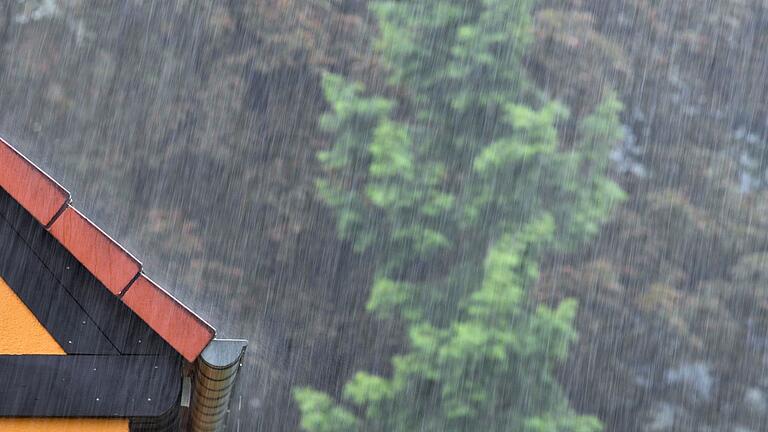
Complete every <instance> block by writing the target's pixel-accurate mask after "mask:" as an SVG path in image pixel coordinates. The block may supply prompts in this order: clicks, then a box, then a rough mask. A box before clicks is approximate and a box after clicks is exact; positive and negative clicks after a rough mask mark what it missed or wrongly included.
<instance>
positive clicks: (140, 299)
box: [123, 275, 215, 361]
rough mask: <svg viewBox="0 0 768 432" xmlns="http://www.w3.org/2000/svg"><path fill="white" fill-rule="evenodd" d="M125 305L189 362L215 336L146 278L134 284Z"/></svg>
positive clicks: (194, 316) (200, 321)
mask: <svg viewBox="0 0 768 432" xmlns="http://www.w3.org/2000/svg"><path fill="white" fill-rule="evenodd" d="M123 302H125V304H126V305H128V307H129V308H131V310H133V311H134V312H135V313H136V315H138V316H140V317H141V319H143V320H144V322H146V323H147V324H149V326H150V327H152V329H153V330H154V331H156V332H157V334H159V335H160V336H161V337H162V338H163V339H165V341H166V342H168V343H169V344H170V345H171V346H173V348H174V349H176V351H178V352H179V353H180V354H181V355H183V356H184V358H186V359H187V360H189V361H194V360H195V359H196V358H197V356H198V355H200V353H201V352H202V351H203V349H205V347H206V346H207V345H208V343H209V342H210V341H211V339H213V336H214V335H215V331H214V329H213V328H212V327H211V326H210V325H208V324H207V323H206V322H205V321H203V320H202V319H201V318H199V317H198V316H197V315H195V314H194V313H193V312H192V311H190V310H189V309H187V308H186V307H185V306H184V305H183V304H181V303H179V302H178V301H177V300H176V299H175V298H173V296H171V295H170V294H168V292H166V291H165V290H164V289H162V288H160V286H159V285H157V284H156V283H154V282H153V281H152V280H151V279H149V278H148V277H146V276H144V275H141V276H139V278H138V279H137V280H136V282H135V283H134V284H133V285H131V287H130V288H129V289H128V291H127V292H126V293H125V295H124V296H123ZM180 336H183V337H180Z"/></svg>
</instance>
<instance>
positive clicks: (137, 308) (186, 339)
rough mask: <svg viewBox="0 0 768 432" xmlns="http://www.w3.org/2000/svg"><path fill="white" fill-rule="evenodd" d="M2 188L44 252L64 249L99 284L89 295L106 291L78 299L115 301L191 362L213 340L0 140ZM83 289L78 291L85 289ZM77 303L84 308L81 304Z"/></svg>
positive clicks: (211, 332)
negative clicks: (38, 235) (30, 222)
mask: <svg viewBox="0 0 768 432" xmlns="http://www.w3.org/2000/svg"><path fill="white" fill-rule="evenodd" d="M0 188H2V189H3V191H4V192H5V193H6V194H7V195H8V196H9V197H10V198H11V199H12V200H13V201H15V203H17V204H18V205H19V206H20V207H21V208H23V209H24V211H25V212H26V213H28V214H29V215H31V217H32V218H34V221H36V223H35V224H37V225H38V227H36V229H42V230H45V231H46V232H47V233H48V234H49V236H46V237H50V238H53V239H55V241H56V242H58V245H49V246H47V247H48V248H56V247H62V248H63V249H65V250H66V253H67V255H68V256H69V255H71V257H73V258H74V260H76V261H77V264H78V265H81V266H82V267H84V268H85V269H86V270H87V271H88V272H89V273H90V275H92V276H93V278H95V279H96V280H97V281H98V282H99V283H98V284H89V285H88V287H87V289H91V290H101V291H104V290H106V294H105V293H103V292H99V293H96V292H87V293H82V296H83V297H84V298H86V299H87V298H89V297H92V296H96V295H98V296H110V297H113V298H114V300H113V301H114V302H116V303H117V302H119V303H122V304H123V305H125V306H127V307H128V308H129V309H130V310H131V311H133V313H134V314H135V315H137V316H138V317H139V318H140V319H141V320H142V321H143V322H144V323H146V325H147V326H149V327H150V328H151V329H152V330H153V331H154V332H156V333H157V334H158V335H159V336H160V337H162V339H163V340H165V341H166V342H167V343H168V345H170V346H171V347H172V348H173V349H174V350H175V351H176V352H178V353H179V354H181V355H182V356H183V357H184V358H185V359H186V360H187V361H190V362H193V361H195V359H197V357H198V356H199V355H200V353H201V352H202V351H203V350H204V349H205V348H206V346H207V345H208V344H209V343H210V341H211V340H212V339H213V338H214V336H215V333H216V331H215V329H214V328H213V327H211V326H210V325H209V324H208V323H206V322H205V321H204V320H203V319H201V318H200V317H199V316H197V315H196V314H195V313H194V312H192V311H191V310H189V309H188V308H187V307H186V306H184V305H183V304H182V303H180V302H179V301H178V300H176V299H175V298H174V297H173V296H172V295H170V294H169V293H168V292H167V291H166V290H165V289H163V288H162V287H161V286H159V285H158V284H157V283H155V282H154V281H152V280H151V279H150V278H149V277H147V276H146V275H145V274H144V272H143V271H142V264H141V262H139V260H137V259H136V258H135V257H134V256H133V255H131V254H130V253H129V252H128V251H127V250H126V249H125V248H123V247H122V246H121V245H120V244H118V243H117V242H116V241H114V240H113V239H112V238H111V237H109V236H108V235H107V234H106V233H104V231H102V230H101V229H100V228H99V227H98V226H96V225H95V224H94V223H93V222H91V221H90V220H89V219H88V218H87V217H85V216H84V215H83V214H82V213H81V212H79V211H78V210H77V209H76V208H75V207H73V205H72V200H71V195H70V193H69V192H68V191H67V190H66V189H64V188H63V187H62V186H61V185H60V184H58V183H57V182H56V181H55V180H54V179H52V178H51V177H50V176H48V175H47V174H46V173H45V172H43V171H42V170H41V169H40V168H38V167H37V166H36V165H35V164H34V163H32V162H31V161H30V160H28V159H27V158H26V157H24V156H23V155H22V154H21V153H19V152H18V151H17V150H16V149H15V148H13V147H12V146H11V145H10V144H8V143H7V142H6V141H5V140H2V139H0ZM17 229H18V228H17ZM41 241H43V240H41ZM49 243H51V244H52V241H50V240H49ZM35 253H41V252H39V251H37V252H35ZM81 285H82V284H81ZM84 286H85V285H83V286H80V285H79V288H78V289H80V290H83V289H86V288H84ZM75 300H76V301H75V303H78V304H79V305H81V306H82V304H81V303H82V301H80V300H78V299H75ZM30 301H34V299H30ZM83 301H85V300H83ZM89 314H90V313H89ZM120 319H121V318H120V314H116V315H114V316H112V315H110V314H102V322H101V323H100V327H104V326H106V327H109V326H110V324H109V323H104V322H103V321H104V320H106V321H110V320H113V321H117V320H120ZM119 324H120V323H118V322H114V323H112V325H113V326H114V327H121V326H120V325H119ZM63 328H66V325H64V326H63Z"/></svg>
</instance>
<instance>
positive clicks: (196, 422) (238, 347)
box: [189, 339, 248, 432]
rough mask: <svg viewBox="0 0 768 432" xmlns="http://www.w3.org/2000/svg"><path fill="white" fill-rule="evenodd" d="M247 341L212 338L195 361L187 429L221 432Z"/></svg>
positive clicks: (195, 431) (199, 431) (194, 431)
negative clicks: (188, 427)
mask: <svg viewBox="0 0 768 432" xmlns="http://www.w3.org/2000/svg"><path fill="white" fill-rule="evenodd" d="M247 346H248V341H245V340H241V339H214V340H212V341H211V343H210V344H209V345H208V346H207V347H206V348H205V350H204V351H203V353H202V354H200V357H198V359H197V362H196V363H197V371H196V372H195V382H194V386H193V387H194V391H193V393H192V403H191V406H190V422H189V425H190V430H191V431H193V432H217V431H221V430H223V429H224V425H225V424H226V420H227V413H228V412H229V401H230V399H231V397H232V387H233V386H234V384H235V379H236V378H237V373H238V371H239V370H240V367H241V366H242V360H243V356H244V355H245V349H246V347H247Z"/></svg>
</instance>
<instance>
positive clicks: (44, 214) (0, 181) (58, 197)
mask: <svg viewBox="0 0 768 432" xmlns="http://www.w3.org/2000/svg"><path fill="white" fill-rule="evenodd" d="M0 186H2V188H3V189H5V191H6V192H8V194H10V195H11V196H12V197H13V199H15V200H16V201H17V202H18V203H19V204H21V205H22V206H24V208H25V209H27V211H28V212H30V213H31V214H32V216H34V218H35V219H37V221H38V222H40V223H41V224H43V225H45V226H47V225H48V224H50V223H51V221H52V220H53V218H54V217H55V216H56V214H57V213H58V212H59V210H61V209H62V208H63V207H64V205H65V204H66V203H67V202H69V192H67V191H66V189H64V188H63V187H61V186H60V185H59V184H58V183H56V181H55V180H53V179H52V178H50V177H48V175H47V174H45V173H44V172H43V171H42V170H40V169H39V168H38V167H36V166H35V165H34V164H33V163H32V162H30V161H29V160H28V159H27V158H25V157H24V156H22V155H21V153H19V152H18V151H16V149H14V148H13V147H11V145H10V144H8V143H7V142H5V141H4V140H3V139H2V138H0Z"/></svg>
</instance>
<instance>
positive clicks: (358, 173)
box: [295, 0, 624, 432]
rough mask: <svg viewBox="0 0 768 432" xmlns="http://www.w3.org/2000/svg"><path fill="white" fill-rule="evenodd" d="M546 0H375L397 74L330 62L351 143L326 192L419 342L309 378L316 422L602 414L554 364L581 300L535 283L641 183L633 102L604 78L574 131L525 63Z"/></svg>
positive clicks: (307, 395) (305, 412) (342, 134)
mask: <svg viewBox="0 0 768 432" xmlns="http://www.w3.org/2000/svg"><path fill="white" fill-rule="evenodd" d="M533 3H534V2H533V1H531V0H518V1H508V0H483V1H476V2H466V1H463V0H462V1H458V0H454V1H446V0H421V1H418V2H402V1H376V2H373V3H372V4H371V5H370V8H371V10H372V12H373V14H374V16H375V18H376V20H377V24H378V28H379V37H378V40H377V42H376V48H377V51H378V54H379V56H380V58H381V59H382V61H383V62H384V64H385V67H386V70H387V73H388V76H387V78H388V80H387V86H386V88H382V89H379V88H376V89H368V88H365V86H364V85H363V84H361V83H358V82H352V81H349V80H347V79H346V78H344V77H342V76H339V75H334V74H330V73H328V74H326V76H325V77H324V80H323V81H324V82H323V87H324V92H325V97H326V100H327V102H328V104H329V107H330V109H329V111H328V112H327V113H326V114H325V115H324V116H323V117H322V119H321V126H322V128H323V129H324V130H325V131H327V132H328V133H329V134H331V135H332V136H333V138H334V143H333V145H332V146H331V147H330V148H329V149H328V150H326V151H323V152H321V153H320V154H319V160H320V162H321V165H322V167H323V169H324V173H325V174H324V176H323V177H322V178H321V179H320V180H318V182H317V187H318V191H319V194H320V196H321V197H322V198H323V200H324V201H325V203H326V204H327V205H328V206H330V207H331V208H332V209H333V210H334V211H335V214H336V217H337V227H338V234H339V236H340V237H341V238H342V239H346V240H348V241H350V242H351V243H352V244H353V245H354V247H355V248H356V250H357V251H358V252H361V253H363V252H364V253H368V254H371V256H373V257H374V258H373V259H374V262H375V266H376V271H377V275H376V278H375V281H374V283H373V287H372V289H371V294H370V298H369V302H368V305H367V307H368V310H369V311H370V312H371V313H374V314H376V315H377V316H379V317H380V318H381V319H384V320H393V321H395V322H398V323H401V324H403V325H404V327H405V328H406V333H407V339H408V344H407V348H406V349H405V351H404V352H403V353H402V354H400V355H397V356H395V357H394V358H393V359H392V370H391V373H389V374H386V375H387V376H376V375H372V374H368V373H365V372H359V373H358V374H357V375H356V376H355V377H354V378H353V379H352V380H350V381H349V382H348V383H347V384H346V386H345V387H344V390H343V394H342V398H343V400H342V401H341V402H340V403H337V402H336V401H334V400H333V398H332V397H330V396H328V395H326V394H324V393H322V392H318V391H316V390H313V389H311V388H300V389H297V390H296V391H295V397H296V400H297V402H298V404H299V407H300V409H301V412H302V420H301V425H302V427H303V428H304V429H305V430H307V431H310V432H323V431H357V430H366V431H367V430H381V431H389V430H423V431H444V430H489V431H500V430H514V431H529V432H534V431H536V432H545V431H546V432H549V431H574V432H577V431H578V432H589V431H597V430H600V429H601V425H600V422H599V421H598V420H597V419H595V418H594V417H590V416H584V415H579V414H577V413H575V412H574V411H573V410H572V409H571V408H570V407H569V403H568V400H567V398H566V397H565V396H564V393H563V392H562V391H561V389H560V386H559V384H558V383H557V381H556V380H555V378H554V374H553V369H554V367H555V366H556V365H557V364H558V363H559V362H561V361H563V360H564V359H565V358H566V357H567V354H568V348H569V345H570V344H571V343H573V342H574V341H575V340H576V338H577V335H576V332H575V331H574V328H573V326H572V321H573V319H574V317H575V314H576V309H577V305H576V303H575V301H573V300H564V301H562V302H560V303H559V304H558V305H556V306H554V307H549V306H547V305H543V304H536V302H535V301H534V299H533V296H532V290H533V286H534V284H535V283H536V281H537V280H538V268H539V265H538V262H539V258H540V256H541V253H542V252H543V251H545V250H553V249H571V250H572V249H573V248H574V247H576V246H578V245H579V244H580V243H581V242H582V241H583V240H585V239H587V238H589V237H590V236H591V235H593V234H595V233H596V232H597V230H598V228H599V226H600V223H601V222H603V221H604V220H605V219H606V218H607V217H608V216H609V213H610V210H611V208H612V206H613V205H614V204H615V203H617V202H619V201H621V200H622V199H623V196H624V194H623V192H622V191H621V189H620V188H619V187H618V186H617V185H616V184H615V183H613V182H612V181H611V180H610V179H609V178H608V177H607V170H608V168H607V163H608V154H609V152H610V150H611V148H612V147H613V145H614V144H616V142H617V141H619V140H620V139H621V137H622V135H621V128H620V122H619V112H620V111H621V104H620V103H619V102H618V100H617V98H616V97H615V96H614V95H613V93H611V92H610V91H608V90H605V91H602V95H603V97H602V102H601V103H600V104H599V105H598V106H597V108H596V109H595V110H594V112H592V113H591V114H590V115H588V116H585V117H584V118H582V119H580V120H579V122H578V126H577V132H576V138H575V139H574V140H573V142H572V143H570V144H569V145H565V144H564V143H563V142H562V140H561V138H560V136H561V132H560V128H561V127H562V126H563V125H564V124H565V123H566V120H567V119H568V116H569V112H568V108H567V107H566V106H564V105H563V104H561V103H559V102H557V101H552V100H548V98H547V97H546V95H545V94H544V93H543V92H542V91H540V90H537V89H536V88H535V87H534V86H533V85H532V84H531V82H530V81H528V80H527V79H526V77H525V73H524V67H523V59H524V54H525V48H526V46H527V45H528V43H529V42H530V39H531V35H532V33H531V14H532V8H533ZM363 288H364V287H361V289H363Z"/></svg>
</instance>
